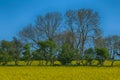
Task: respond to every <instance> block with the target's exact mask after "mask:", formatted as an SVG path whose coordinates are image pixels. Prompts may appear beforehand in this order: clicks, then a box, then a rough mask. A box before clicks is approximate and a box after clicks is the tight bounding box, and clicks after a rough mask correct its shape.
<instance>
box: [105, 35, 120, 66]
mask: <svg viewBox="0 0 120 80" xmlns="http://www.w3.org/2000/svg"><path fill="white" fill-rule="evenodd" d="M105 45H106V48H107V49H108V50H109V53H110V58H111V61H112V63H111V66H113V65H114V60H115V59H116V58H115V57H116V56H120V36H117V35H113V36H108V37H106V38H105Z"/></svg>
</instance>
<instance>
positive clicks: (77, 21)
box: [66, 9, 100, 63]
mask: <svg viewBox="0 0 120 80" xmlns="http://www.w3.org/2000/svg"><path fill="white" fill-rule="evenodd" d="M66 16H67V21H68V26H69V30H70V31H71V32H72V33H73V34H74V37H75V38H74V39H75V40H73V41H75V43H76V46H77V48H79V49H80V52H79V53H80V55H81V58H82V56H83V55H84V48H85V44H86V43H87V40H88V39H90V38H93V37H95V36H96V35H97V34H99V32H100V27H99V15H98V13H97V12H94V11H92V10H90V9H80V10H78V11H68V12H67V13H66ZM78 63H79V60H78Z"/></svg>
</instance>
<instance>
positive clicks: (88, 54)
mask: <svg viewBox="0 0 120 80" xmlns="http://www.w3.org/2000/svg"><path fill="white" fill-rule="evenodd" d="M84 58H85V60H86V65H88V64H89V65H91V64H92V61H93V60H94V59H95V50H94V49H93V48H89V49H87V50H86V51H85V55H84Z"/></svg>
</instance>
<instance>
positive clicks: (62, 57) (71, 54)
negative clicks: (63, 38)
mask: <svg viewBox="0 0 120 80" xmlns="http://www.w3.org/2000/svg"><path fill="white" fill-rule="evenodd" d="M61 49H62V50H61V52H60V54H59V55H58V60H59V61H60V62H61V64H62V65H65V64H70V63H71V61H72V60H74V59H75V56H76V53H77V50H74V49H72V46H71V45H70V44H68V43H64V44H63V45H62V48H61Z"/></svg>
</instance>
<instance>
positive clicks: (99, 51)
mask: <svg viewBox="0 0 120 80" xmlns="http://www.w3.org/2000/svg"><path fill="white" fill-rule="evenodd" d="M95 51H96V59H97V60H98V61H99V65H103V63H104V61H105V60H106V59H108V58H109V52H108V50H107V49H106V48H96V49H95Z"/></svg>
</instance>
